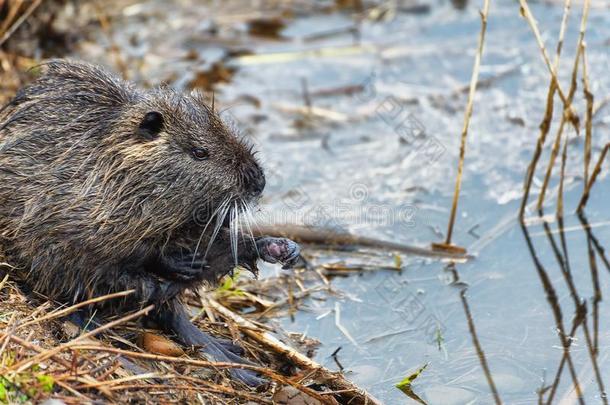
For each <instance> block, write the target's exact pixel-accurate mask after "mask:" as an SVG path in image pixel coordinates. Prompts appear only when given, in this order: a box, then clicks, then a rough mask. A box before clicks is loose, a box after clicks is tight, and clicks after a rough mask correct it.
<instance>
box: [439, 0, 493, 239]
mask: <svg viewBox="0 0 610 405" xmlns="http://www.w3.org/2000/svg"><path fill="white" fill-rule="evenodd" d="M484 1H485V2H484V5H483V11H481V12H480V15H481V32H480V33H479V44H478V49H477V53H476V55H475V58H474V66H473V68H472V76H471V78H470V90H469V92H468V104H466V111H465V113H464V125H463V127H462V136H461V144H460V158H459V159H460V160H459V162H458V172H457V177H456V180H455V192H454V194H453V204H452V205H451V215H450V217H449V225H448V227H447V238H446V239H445V244H446V245H450V244H451V237H452V236H453V225H454V223H455V215H456V213H457V205H458V200H459V198H460V189H461V187H462V173H463V171H464V158H465V155H466V138H467V136H468V126H469V124H470V117H471V116H472V109H473V105H474V95H475V93H476V91H477V82H478V80H479V69H480V66H481V58H482V56H483V46H484V44H485V32H486V31H487V15H488V14H489V0H484Z"/></svg>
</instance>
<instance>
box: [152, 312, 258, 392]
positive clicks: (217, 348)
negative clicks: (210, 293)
mask: <svg viewBox="0 0 610 405" xmlns="http://www.w3.org/2000/svg"><path fill="white" fill-rule="evenodd" d="M159 321H160V322H161V323H162V325H163V326H164V327H165V328H166V329H169V330H171V331H172V332H173V333H175V334H176V337H177V338H178V340H180V342H181V343H182V344H184V345H186V346H191V347H193V348H196V349H197V350H201V352H203V353H205V354H206V355H207V356H209V357H211V358H212V359H214V360H215V361H218V362H228V363H240V364H247V365H252V363H251V362H249V361H248V360H246V359H244V358H242V357H240V355H241V354H243V349H242V348H241V347H239V346H237V345H235V344H234V343H233V342H232V341H230V340H227V339H217V338H214V337H212V336H210V335H208V334H207V333H205V332H203V331H201V330H200V329H199V328H197V327H196V326H195V325H194V324H193V323H191V321H190V320H189V318H188V315H187V313H186V312H185V311H184V308H174V310H166V311H164V312H162V313H161V314H160V317H159ZM230 373H231V376H233V378H236V379H238V380H240V381H242V382H243V383H244V384H247V385H249V386H251V387H258V386H260V385H263V384H265V383H267V381H266V380H264V379H262V378H260V377H259V376H258V375H257V373H256V372H254V371H251V370H244V369H239V368H233V369H230Z"/></svg>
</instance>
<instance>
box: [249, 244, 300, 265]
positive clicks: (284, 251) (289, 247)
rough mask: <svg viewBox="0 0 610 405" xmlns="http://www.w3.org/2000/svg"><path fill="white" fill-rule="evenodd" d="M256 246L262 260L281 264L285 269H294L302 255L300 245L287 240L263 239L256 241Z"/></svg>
mask: <svg viewBox="0 0 610 405" xmlns="http://www.w3.org/2000/svg"><path fill="white" fill-rule="evenodd" d="M256 246H257V248H258V253H259V255H260V258H261V259H262V260H264V261H266V262H268V263H281V264H282V268H284V269H288V268H290V267H293V266H294V265H295V264H296V263H297V261H298V260H299V257H300V255H301V248H300V247H299V245H298V244H297V243H296V242H293V241H291V240H290V239H286V238H271V237H265V238H261V239H259V240H257V241H256Z"/></svg>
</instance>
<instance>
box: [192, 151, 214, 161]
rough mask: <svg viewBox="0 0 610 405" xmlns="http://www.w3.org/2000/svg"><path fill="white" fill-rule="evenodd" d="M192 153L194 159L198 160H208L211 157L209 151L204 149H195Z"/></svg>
mask: <svg viewBox="0 0 610 405" xmlns="http://www.w3.org/2000/svg"><path fill="white" fill-rule="evenodd" d="M192 153H193V157H194V158H195V159H197V160H206V159H207V158H208V157H210V154H209V153H208V151H207V149H204V148H193V151H192Z"/></svg>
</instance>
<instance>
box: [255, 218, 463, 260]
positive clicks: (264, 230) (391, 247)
mask: <svg viewBox="0 0 610 405" xmlns="http://www.w3.org/2000/svg"><path fill="white" fill-rule="evenodd" d="M255 228H257V229H254V230H253V231H254V233H255V234H256V236H263V235H277V236H283V237H286V238H290V239H293V240H295V241H296V242H300V243H305V244H312V245H326V246H361V247H366V248H374V249H383V250H388V251H395V252H400V253H405V254H408V255H413V256H422V257H435V258H440V259H454V260H468V259H471V258H472V257H473V256H471V255H466V254H464V253H463V252H449V251H435V250H433V249H428V248H425V247H418V246H410V245H404V244H401V243H396V242H390V241H384V240H379V239H374V238H368V237H365V236H358V235H353V234H350V233H347V232H344V231H339V230H335V229H331V228H314V227H308V226H304V225H294V224H285V225H259V226H257V227H255Z"/></svg>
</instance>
